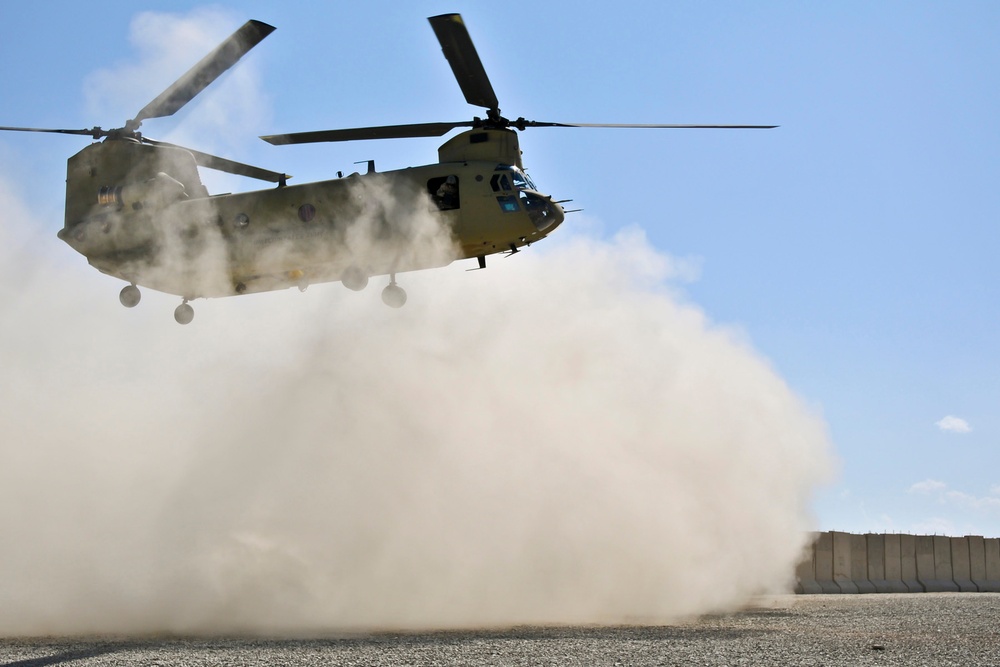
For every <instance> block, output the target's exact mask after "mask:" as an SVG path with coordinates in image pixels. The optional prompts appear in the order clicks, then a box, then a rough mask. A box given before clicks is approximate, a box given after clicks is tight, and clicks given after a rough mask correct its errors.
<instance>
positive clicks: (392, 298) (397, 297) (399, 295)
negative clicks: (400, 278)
mask: <svg viewBox="0 0 1000 667" xmlns="http://www.w3.org/2000/svg"><path fill="white" fill-rule="evenodd" d="M382 303H384V304H385V305H387V306H389V307H390V308H402V307H403V306H404V305H405V304H406V290H404V289H403V288H402V287H400V286H399V285H397V284H396V281H395V280H393V281H392V282H391V283H389V284H388V285H387V286H386V288H385V289H384V290H382Z"/></svg>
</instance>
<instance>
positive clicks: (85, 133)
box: [0, 127, 107, 139]
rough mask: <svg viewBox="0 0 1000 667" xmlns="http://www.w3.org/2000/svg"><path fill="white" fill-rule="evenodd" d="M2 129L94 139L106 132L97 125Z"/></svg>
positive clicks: (5, 128)
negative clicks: (83, 127)
mask: <svg viewBox="0 0 1000 667" xmlns="http://www.w3.org/2000/svg"><path fill="white" fill-rule="evenodd" d="M0 130H6V131H8V132H49V133H54V134H78V135H80V136H81V137H93V138H94V139H100V138H101V137H103V136H104V135H105V134H107V133H106V132H105V131H104V130H102V129H101V128H99V127H95V128H93V129H91V130H50V129H45V128H39V127H0Z"/></svg>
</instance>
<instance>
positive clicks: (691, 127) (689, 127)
mask: <svg viewBox="0 0 1000 667" xmlns="http://www.w3.org/2000/svg"><path fill="white" fill-rule="evenodd" d="M511 125H512V126H513V127H516V128H518V129H520V128H522V127H625V128H629V127H631V128H639V129H646V130H651V129H675V130H773V129H774V128H776V127H778V125H648V124H634V123H546V122H544V121H535V120H524V119H523V118H519V119H517V120H516V121H513V122H511Z"/></svg>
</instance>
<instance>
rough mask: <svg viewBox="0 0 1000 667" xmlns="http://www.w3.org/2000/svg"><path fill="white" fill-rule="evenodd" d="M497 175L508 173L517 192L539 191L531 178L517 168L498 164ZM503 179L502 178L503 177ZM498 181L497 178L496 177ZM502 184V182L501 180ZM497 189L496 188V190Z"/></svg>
mask: <svg viewBox="0 0 1000 667" xmlns="http://www.w3.org/2000/svg"><path fill="white" fill-rule="evenodd" d="M496 171H497V174H501V173H506V174H508V175H509V176H510V180H511V182H512V183H513V184H514V188H515V189H517V190H537V189H538V188H536V187H535V184H534V183H533V182H532V180H531V177H529V176H528V175H527V174H526V173H524V172H523V171H521V170H520V169H518V168H517V167H511V166H510V165H506V164H498V165H497V168H496ZM501 178H502V177H501ZM494 179H495V180H496V179H497V177H496V176H495V177H494ZM498 182H500V183H501V184H502V182H503V181H502V180H499V181H498ZM495 189H496V188H494V190H495Z"/></svg>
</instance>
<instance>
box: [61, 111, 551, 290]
mask: <svg viewBox="0 0 1000 667" xmlns="http://www.w3.org/2000/svg"><path fill="white" fill-rule="evenodd" d="M439 159H440V162H438V163H437V164H432V165H426V166H421V167H411V168H407V169H401V170H396V171H387V172H378V173H375V172H374V171H373V170H371V169H370V170H369V173H366V174H351V175H350V176H347V177H343V178H337V179H334V180H329V181H321V182H316V183H308V184H303V185H294V186H288V185H281V186H279V187H276V188H273V189H269V190H259V191H252V192H244V193H238V194H225V195H214V196H213V195H209V193H208V191H207V189H206V188H205V186H204V185H203V184H202V182H201V178H200V176H199V174H198V169H197V165H196V163H195V158H194V157H193V156H192V154H191V153H189V152H188V151H186V150H184V149H181V148H176V147H170V146H152V145H147V144H143V143H140V142H138V141H135V140H134V139H127V138H109V139H107V140H105V141H104V142H101V143H95V144H92V145H90V146H88V147H87V148H85V149H83V150H82V151H80V152H79V153H77V154H76V155H74V156H73V157H71V158H70V159H69V162H68V169H67V189H66V224H65V227H64V228H63V229H62V230H61V231H60V233H59V237H60V238H61V239H63V240H64V241H66V242H67V243H68V244H69V245H70V246H72V247H73V248H74V249H75V250H77V251H78V252H80V253H81V254H83V255H84V256H85V257H87V259H88V261H89V262H90V263H91V264H92V265H93V266H94V267H96V268H97V269H99V270H100V271H102V272H104V273H107V274H109V275H112V276H115V277H117V278H121V279H122V280H125V281H127V282H129V283H132V284H135V285H141V286H146V287H149V288H152V289H155V290H159V291H162V292H167V293H171V294H176V295H178V296H181V297H183V298H185V299H194V298H198V297H221V296H231V295H234V294H243V293H251V292H261V291H266V290H275V289H284V288H288V287H293V286H298V287H300V288H304V287H305V286H306V285H309V284H312V283H319V282H328V281H335V280H343V281H344V282H345V284H348V283H349V281H351V280H354V281H357V280H358V279H362V278H363V279H366V278H367V277H368V276H376V275H386V274H395V273H398V272H404V271H412V270H417V269H427V268H435V267H439V266H445V265H447V264H449V263H451V262H452V261H454V260H456V259H466V258H473V257H479V258H483V257H485V256H486V255H490V254H493V253H497V252H503V251H513V250H517V249H518V248H520V247H522V246H524V245H527V244H530V243H533V242H535V241H538V240H540V239H542V238H544V237H545V236H546V235H547V234H548V233H550V232H551V231H552V230H553V229H555V228H556V227H557V226H558V225H559V224H560V223H561V222H562V221H563V218H564V211H563V209H562V208H561V207H560V205H559V204H558V203H556V202H553V201H552V199H551V198H550V197H547V196H545V195H542V194H540V193H538V192H537V191H536V190H535V189H534V185H533V184H532V183H531V180H530V179H529V178H527V177H526V176H525V174H524V171H523V167H522V164H521V158H520V149H519V147H518V142H517V135H516V134H515V133H514V131H512V130H506V129H482V130H480V129H475V130H469V131H466V132H462V133H461V134H458V135H456V136H455V137H453V138H452V139H451V140H449V141H448V142H446V143H445V144H444V145H442V146H441V148H440V149H439ZM481 261H482V260H481Z"/></svg>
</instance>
